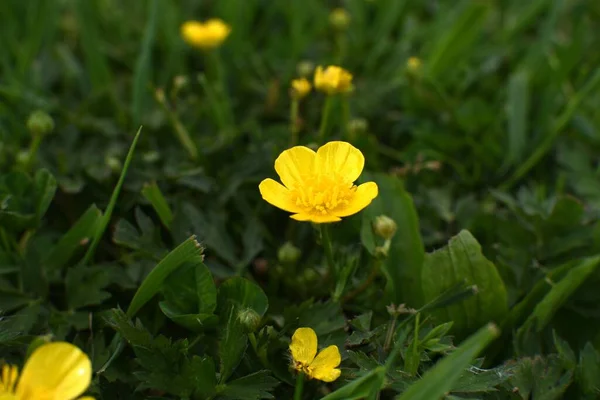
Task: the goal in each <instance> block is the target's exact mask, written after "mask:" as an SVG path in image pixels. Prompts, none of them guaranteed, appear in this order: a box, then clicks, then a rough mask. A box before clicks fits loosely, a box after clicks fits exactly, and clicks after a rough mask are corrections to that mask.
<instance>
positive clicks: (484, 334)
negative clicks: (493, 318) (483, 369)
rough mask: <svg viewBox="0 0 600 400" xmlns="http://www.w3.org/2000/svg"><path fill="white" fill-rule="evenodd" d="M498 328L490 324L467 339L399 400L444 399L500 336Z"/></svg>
mask: <svg viewBox="0 0 600 400" xmlns="http://www.w3.org/2000/svg"><path fill="white" fill-rule="evenodd" d="M499 333H500V332H499V331H498V328H497V327H496V326H495V325H493V324H488V325H486V326H484V327H483V328H481V329H479V330H478V331H477V332H476V333H474V334H473V335H472V336H470V337H469V338H468V339H466V340H465V341H464V342H463V343H462V344H461V345H460V346H459V347H458V348H457V349H456V350H455V351H453V352H452V354H450V355H448V356H446V357H444V358H443V359H442V360H441V361H439V362H438V363H437V364H436V365H435V366H434V367H433V368H431V369H429V370H428V371H427V372H426V373H425V374H424V375H423V377H422V378H421V379H420V380H419V381H417V382H416V383H414V384H413V385H411V386H410V387H409V388H408V389H407V390H406V391H405V392H404V393H402V395H401V396H399V397H397V399H398V400H436V399H442V398H443V397H444V396H445V395H446V393H447V392H449V391H450V389H452V386H453V385H454V384H455V383H456V382H457V381H458V380H459V379H460V377H461V376H462V374H463V372H464V370H465V368H467V367H468V366H469V364H470V363H471V362H472V361H473V360H474V359H475V357H477V355H478V354H479V353H480V352H481V351H482V350H483V349H485V348H486V347H487V345H488V344H490V342H491V341H492V340H494V339H495V338H496V337H497V336H498V335H499Z"/></svg>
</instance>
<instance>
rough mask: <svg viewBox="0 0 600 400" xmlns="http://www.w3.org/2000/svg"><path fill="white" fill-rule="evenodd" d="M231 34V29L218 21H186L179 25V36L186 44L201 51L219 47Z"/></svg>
mask: <svg viewBox="0 0 600 400" xmlns="http://www.w3.org/2000/svg"><path fill="white" fill-rule="evenodd" d="M229 33H231V27H230V26H229V25H227V24H226V23H225V22H223V21H222V20H220V19H209V20H208V21H206V22H199V21H187V22H185V23H184V24H183V25H181V36H182V37H183V40H185V41H186V42H187V43H188V44H190V45H191V46H194V47H198V48H200V49H203V50H208V49H214V48H215V47H219V46H220V45H221V43H223V41H224V40H225V39H227V36H229Z"/></svg>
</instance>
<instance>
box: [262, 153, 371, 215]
mask: <svg viewBox="0 0 600 400" xmlns="http://www.w3.org/2000/svg"><path fill="white" fill-rule="evenodd" d="M364 165H365V158H364V156H363V155H362V153H361V152H360V150H358V149H357V148H356V147H354V146H352V145H351V144H350V143H346V142H329V143H327V144H325V145H323V146H321V147H320V148H319V149H318V150H317V151H316V152H315V151H313V150H311V149H309V148H308V147H304V146H296V147H292V148H291V149H288V150H285V151H284V152H283V153H281V154H280V155H279V157H277V159H276V160H275V171H276V172H277V174H278V175H279V178H280V179H281V182H282V183H283V185H282V184H281V183H279V182H277V181H275V180H273V179H265V180H263V181H262V182H261V183H260V185H259V187H258V188H259V190H260V194H261V195H262V198H263V199H265V200H266V201H267V202H269V203H271V204H272V205H274V206H275V207H278V208H281V209H282V210H285V211H289V212H292V213H294V214H293V215H292V216H291V217H292V218H293V219H295V220H298V221H312V222H315V223H324V222H335V221H340V220H341V217H347V216H350V215H353V214H356V213H357V212H359V211H360V210H362V209H363V208H365V207H366V206H368V205H369V204H370V203H371V201H372V200H373V199H374V198H375V197H377V193H378V188H377V184H376V183H375V182H367V183H363V184H362V185H359V186H356V185H354V181H356V180H357V179H358V177H359V176H360V174H361V172H362V170H363V167H364Z"/></svg>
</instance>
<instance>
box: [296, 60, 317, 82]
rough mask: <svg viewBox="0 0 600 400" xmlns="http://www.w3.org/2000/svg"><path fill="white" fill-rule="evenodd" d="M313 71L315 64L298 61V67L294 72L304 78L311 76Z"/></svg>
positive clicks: (307, 61)
mask: <svg viewBox="0 0 600 400" xmlns="http://www.w3.org/2000/svg"><path fill="white" fill-rule="evenodd" d="M314 70H315V63H313V62H312V61H309V60H304V61H300V62H299V63H298V65H296V71H297V72H298V75H300V76H301V77H304V78H307V77H309V76H311V75H312V73H313V71H314Z"/></svg>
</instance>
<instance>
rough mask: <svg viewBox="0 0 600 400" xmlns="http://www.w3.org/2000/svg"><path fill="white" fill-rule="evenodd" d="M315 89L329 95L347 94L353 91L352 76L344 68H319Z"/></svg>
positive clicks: (331, 66) (316, 72) (333, 66)
mask: <svg viewBox="0 0 600 400" xmlns="http://www.w3.org/2000/svg"><path fill="white" fill-rule="evenodd" d="M314 80H315V88H316V89H317V90H320V91H321V92H325V93H327V94H336V93H346V92H349V91H350V90H352V74H351V73H350V72H348V71H346V70H345V69H344V68H342V67H338V66H335V65H330V66H328V67H327V68H325V69H323V67H321V66H318V67H317V69H316V70H315V79H314Z"/></svg>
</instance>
